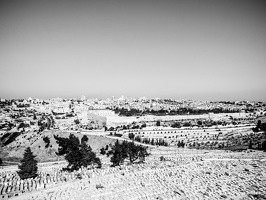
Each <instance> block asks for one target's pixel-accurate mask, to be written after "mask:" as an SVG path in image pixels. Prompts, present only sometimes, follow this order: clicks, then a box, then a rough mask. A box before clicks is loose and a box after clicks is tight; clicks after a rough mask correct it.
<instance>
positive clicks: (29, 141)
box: [0, 130, 115, 161]
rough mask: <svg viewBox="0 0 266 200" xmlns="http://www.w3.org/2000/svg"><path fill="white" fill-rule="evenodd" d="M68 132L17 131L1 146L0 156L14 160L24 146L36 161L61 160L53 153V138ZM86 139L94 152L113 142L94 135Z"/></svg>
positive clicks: (18, 156)
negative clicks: (29, 149)
mask: <svg viewBox="0 0 266 200" xmlns="http://www.w3.org/2000/svg"><path fill="white" fill-rule="evenodd" d="M69 134H70V132H64V131H58V130H50V131H43V132H40V133H37V132H32V131H30V132H23V133H19V134H18V136H17V137H15V139H14V140H13V141H12V142H11V143H8V145H6V146H4V147H3V148H2V151H1V155H0V157H1V158H2V159H3V160H7V159H9V160H13V161H16V160H19V158H22V157H23V152H24V150H25V148H26V147H31V149H32V152H33V153H34V154H35V155H36V156H37V157H36V158H37V160H38V161H56V160H61V159H62V158H60V157H58V156H57V155H56V154H55V152H57V150H58V145H57V143H56V141H55V139H54V135H59V136H60V137H68V136H69ZM75 135H76V136H78V137H79V138H81V137H82V136H83V135H82V134H81V133H75ZM2 136H3V134H2ZM0 137H1V136H0ZM9 137H11V136H9ZM47 138H48V139H47ZM88 139H89V140H88V145H90V146H91V147H92V150H93V151H95V152H99V151H100V149H101V148H102V147H105V146H106V145H109V144H111V143H114V142H115V139H111V138H105V137H99V136H95V135H88Z"/></svg>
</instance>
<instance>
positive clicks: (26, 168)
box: [18, 147, 38, 179]
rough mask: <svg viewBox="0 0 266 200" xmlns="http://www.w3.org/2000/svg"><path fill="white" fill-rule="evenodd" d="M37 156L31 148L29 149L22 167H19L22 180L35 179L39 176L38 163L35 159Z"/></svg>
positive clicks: (22, 161)
mask: <svg viewBox="0 0 266 200" xmlns="http://www.w3.org/2000/svg"><path fill="white" fill-rule="evenodd" d="M35 157H36V156H34V155H33V153H32V151H31V149H30V147H27V148H26V150H25V152H24V156H23V159H22V160H21V165H19V166H18V168H19V169H20V170H19V171H18V175H19V177H20V178H21V179H27V178H35V177H37V176H38V174H37V171H38V167H37V161H36V160H35V159H34V158H35Z"/></svg>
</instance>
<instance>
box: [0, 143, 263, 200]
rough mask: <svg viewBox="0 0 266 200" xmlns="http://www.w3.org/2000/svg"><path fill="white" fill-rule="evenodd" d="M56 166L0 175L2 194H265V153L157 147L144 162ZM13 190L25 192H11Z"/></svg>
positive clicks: (84, 196) (21, 197)
mask: <svg viewBox="0 0 266 200" xmlns="http://www.w3.org/2000/svg"><path fill="white" fill-rule="evenodd" d="M161 156H163V157H164V161H160V157H161ZM59 169H60V168H58V170H54V173H50V174H49V176H48V175H47V173H45V172H42V174H41V176H40V177H39V178H36V179H34V180H26V181H20V180H19V179H18V177H17V176H16V175H12V176H11V177H10V175H11V174H8V176H2V177H5V178H4V179H2V178H1V183H0V185H1V187H2V188H1V192H2V198H7V197H8V195H6V196H5V195H3V191H4V192H5V194H11V195H9V197H11V196H13V197H12V198H13V199H17V200H24V199H25V200H28V199H35V200H41V199H42V200H43V199H47V200H48V199H51V200H52V199H79V200H82V199H95V200H96V199H97V200H98V199H115V200H116V199H167V200H168V199H230V198H231V199H256V198H257V197H260V198H263V197H264V198H266V196H263V195H265V194H266V154H265V153H264V152H258V151H251V152H239V153H238V152H226V151H218V150H217V151H206V150H189V149H177V148H169V147H159V148H152V149H151V156H149V157H148V158H147V159H146V162H145V163H143V164H138V165H137V164H134V165H123V166H121V167H115V168H111V167H105V168H104V169H93V170H87V169H82V170H80V171H79V172H73V173H66V172H60V171H59ZM12 177H13V178H12ZM10 179H11V180H10ZM2 180H3V181H2ZM8 180H9V181H8ZM13 183H16V184H13ZM44 184H45V185H44ZM3 186H4V187H3ZM14 191H19V192H21V191H24V193H23V194H22V192H21V193H17V194H18V195H19V196H14V195H12V192H13V194H14Z"/></svg>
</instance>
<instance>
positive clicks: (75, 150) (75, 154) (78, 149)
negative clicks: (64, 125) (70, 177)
mask: <svg viewBox="0 0 266 200" xmlns="http://www.w3.org/2000/svg"><path fill="white" fill-rule="evenodd" d="M54 138H55V140H56V143H57V144H58V146H59V147H58V152H57V153H56V154H57V155H64V156H65V159H66V160H67V161H68V166H67V168H66V170H69V171H74V170H78V169H80V168H81V167H82V166H83V167H88V166H89V165H93V164H97V165H98V167H101V161H100V159H99V158H98V157H96V154H95V153H94V152H93V151H92V149H91V147H90V146H88V145H87V143H86V136H83V137H82V139H81V143H80V141H79V138H78V137H76V136H74V135H73V134H70V135H69V138H62V137H59V136H56V135H55V136H54Z"/></svg>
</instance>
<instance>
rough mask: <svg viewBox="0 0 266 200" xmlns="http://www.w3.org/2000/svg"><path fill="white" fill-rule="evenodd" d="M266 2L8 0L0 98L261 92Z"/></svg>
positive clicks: (0, 23) (0, 4)
mask: <svg viewBox="0 0 266 200" xmlns="http://www.w3.org/2000/svg"><path fill="white" fill-rule="evenodd" d="M264 2H265V1H258V0H217V1H209V0H204V1H203V0H202V1H200V0H198V1H190V0H186V1H185V0H184V1H179V0H153V1H147V0H141V1H139V0H134V1H133V0H132V1H127V0H124V1H119V0H109V1H103V0H98V1H90V0H87V1H78V0H76V1H67V0H65V1H60V0H52V1H50V0H46V1H38V0H34V1H28V0H23V1H15V0H1V1H0V97H1V98H7V99H12V98H16V99H18V98H28V97H32V98H42V99H48V98H54V97H62V98H80V97H81V95H85V96H86V98H107V97H112V96H115V97H119V96H121V95H124V96H128V97H136V98H137V97H142V96H146V97H149V98H153V97H158V98H173V99H194V100H232V101H234V100H251V101H253V100H257V101H264V100H266V78H265V74H266V65H265V64H266V22H265V19H266V12H265V10H266V3H264Z"/></svg>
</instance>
